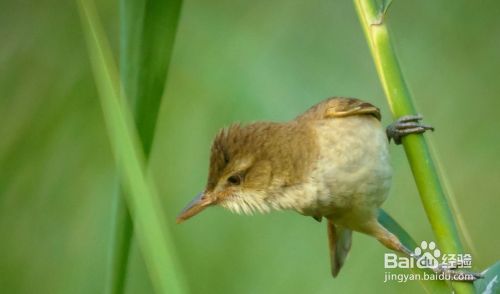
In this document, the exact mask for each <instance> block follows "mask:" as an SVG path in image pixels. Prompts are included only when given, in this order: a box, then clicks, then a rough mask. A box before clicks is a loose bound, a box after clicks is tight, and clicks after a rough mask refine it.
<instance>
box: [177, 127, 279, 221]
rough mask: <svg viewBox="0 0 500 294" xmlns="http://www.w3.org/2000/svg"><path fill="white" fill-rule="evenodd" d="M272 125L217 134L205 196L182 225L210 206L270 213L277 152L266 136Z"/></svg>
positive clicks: (198, 199) (181, 218) (188, 211)
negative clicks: (275, 153) (273, 163)
mask: <svg viewBox="0 0 500 294" xmlns="http://www.w3.org/2000/svg"><path fill="white" fill-rule="evenodd" d="M273 127H275V124H273V123H257V124H252V125H248V126H240V125H239V124H236V125H232V126H230V127H229V128H226V129H222V130H221V131H219V133H218V134H217V135H216V137H215V139H214V141H213V144H212V148H211V155H210V168H209V174H208V181H207V184H206V187H205V189H204V191H203V192H202V193H200V194H199V195H198V196H197V197H195V199H193V200H192V201H191V202H190V203H189V204H188V205H187V206H186V208H184V210H183V211H182V212H181V213H180V214H179V216H178V217H177V222H178V223H180V222H182V221H184V220H187V219H188V218H190V217H192V216H194V215H196V214H198V213H199V212H201V211H202V210H204V209H205V208H206V207H208V206H212V205H220V206H222V207H224V208H227V209H229V210H231V211H232V212H236V213H245V214H252V213H253V212H256V211H258V212H268V211H269V210H270V208H271V207H270V206H269V203H268V201H267V198H268V197H269V196H270V194H271V191H272V190H273V189H272V188H273V187H272V186H273V183H272V182H273V181H272V180H273V165H272V160H270V159H269V156H270V155H272V153H274V152H273V151H272V149H273V148H272V146H270V144H269V138H268V137H267V135H268V133H269V131H270V129H273Z"/></svg>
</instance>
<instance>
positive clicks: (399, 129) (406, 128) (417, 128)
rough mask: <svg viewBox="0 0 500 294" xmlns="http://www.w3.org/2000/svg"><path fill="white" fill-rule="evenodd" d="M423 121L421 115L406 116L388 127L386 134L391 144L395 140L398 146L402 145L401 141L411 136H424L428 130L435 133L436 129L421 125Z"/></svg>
mask: <svg viewBox="0 0 500 294" xmlns="http://www.w3.org/2000/svg"><path fill="white" fill-rule="evenodd" d="M422 119H423V117H422V116H421V115H419V114H418V115H405V116H402V117H400V118H398V119H397V120H396V121H395V122H393V123H392V124H390V125H389V126H387V128H386V130H385V132H386V134H387V138H388V139H389V142H390V141H391V139H394V143H396V145H399V144H401V139H402V138H403V137H404V136H406V135H409V134H422V133H424V132H425V131H427V130H431V131H434V128H433V127H431V126H428V125H424V124H421V123H420V121H421V120H422Z"/></svg>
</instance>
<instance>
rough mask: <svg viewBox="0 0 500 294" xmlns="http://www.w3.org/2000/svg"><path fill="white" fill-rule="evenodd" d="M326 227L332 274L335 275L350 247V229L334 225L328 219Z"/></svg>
mask: <svg viewBox="0 0 500 294" xmlns="http://www.w3.org/2000/svg"><path fill="white" fill-rule="evenodd" d="M327 228H328V244H329V245H330V262H331V267H332V275H333V277H336V276H337V275H338V274H339V271H340V269H341V268H342V265H343V264H344V261H345V259H346V257H347V254H348V253H349V250H350V249H351V243H352V231H351V230H349V229H347V228H345V227H342V226H338V225H335V224H334V223H332V221H330V220H328V223H327Z"/></svg>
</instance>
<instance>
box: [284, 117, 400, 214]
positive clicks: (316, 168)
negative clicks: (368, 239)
mask: <svg viewBox="0 0 500 294" xmlns="http://www.w3.org/2000/svg"><path fill="white" fill-rule="evenodd" d="M312 127H313V130H314V132H315V135H316V140H317V143H318V146H319V152H318V155H317V160H316V162H315V164H314V165H313V167H312V169H311V172H310V173H309V176H307V177H306V179H305V180H304V182H303V183H302V184H301V185H297V186H294V187H290V189H289V191H288V194H290V195H288V196H289V198H290V201H291V202H293V206H294V208H295V209H296V210H297V211H299V212H300V213H303V214H306V215H321V216H329V215H335V214H338V215H342V214H343V213H344V212H349V211H353V210H355V211H357V210H359V211H362V210H370V211H371V210H376V209H377V208H378V207H379V206H380V205H381V204H382V203H383V201H384V200H385V198H386V196H387V193H388V190H389V187H390V180H391V174H392V172H391V166H390V161H389V153H388V142H387V138H386V135H385V132H384V129H383V128H382V126H381V124H380V122H379V121H378V120H377V119H375V118H374V117H372V116H367V115H362V116H361V115H358V116H350V117H345V118H334V119H328V120H320V121H317V122H314V123H313V126H312Z"/></svg>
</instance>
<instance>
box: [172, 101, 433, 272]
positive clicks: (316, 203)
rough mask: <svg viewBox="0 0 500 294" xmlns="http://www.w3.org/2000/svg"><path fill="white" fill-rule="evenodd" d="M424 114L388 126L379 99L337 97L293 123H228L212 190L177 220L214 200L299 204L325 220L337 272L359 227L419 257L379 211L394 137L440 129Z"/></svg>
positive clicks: (282, 206) (234, 207)
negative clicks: (384, 222)
mask: <svg viewBox="0 0 500 294" xmlns="http://www.w3.org/2000/svg"><path fill="white" fill-rule="evenodd" d="M421 120H422V116H420V115H407V116H403V117H401V118H399V119H398V120H396V121H395V122H394V123H393V124H391V125H390V126H389V127H387V128H384V127H383V125H382V123H381V112H380V109H379V108H377V107H376V106H374V105H373V104H371V103H368V102H365V101H363V100H360V99H357V98H348V97H332V98H328V99H326V100H323V101H321V102H320V103H318V104H316V105H314V106H312V107H310V108H309V109H308V110H306V111H305V112H304V113H302V114H300V115H299V116H297V117H296V118H294V119H292V120H290V121H287V122H254V123H250V124H246V125H242V124H240V123H235V124H232V125H230V126H228V127H226V128H222V129H221V130H220V131H219V132H218V133H217V134H216V136H215V138H214V140H213V143H212V146H211V151H210V162H209V172H208V180H207V184H206V186H205V189H204V190H203V192H201V193H200V194H199V195H197V196H196V197H195V199H193V200H192V201H191V202H190V203H189V204H188V205H187V206H186V207H185V208H184V209H183V210H182V211H181V213H180V214H179V215H178V217H177V223H181V222H183V221H185V220H187V219H189V218H191V217H193V216H194V215H197V214H198V213H200V212H201V211H203V210H204V209H205V208H207V207H210V206H214V205H217V206H222V207H224V208H226V209H228V210H230V211H231V212H234V213H237V214H253V213H256V212H259V213H267V212H271V211H275V210H292V211H296V212H298V213H299V214H302V215H304V216H309V217H312V218H314V219H315V220H317V221H319V222H321V221H322V220H323V219H325V220H326V225H327V232H328V234H327V235H328V244H329V251H330V264H331V274H332V275H333V277H336V276H337V275H338V274H339V271H340V269H341V268H342V266H343V265H344V262H345V260H346V257H347V255H348V253H349V251H350V248H351V244H352V234H353V232H359V233H363V234H366V235H369V236H372V237H374V238H375V239H377V240H378V241H379V242H380V243H381V244H382V245H384V246H385V247H387V248H389V249H391V250H394V251H397V252H400V253H403V254H405V255H410V256H411V255H412V254H413V252H412V251H411V250H409V249H408V248H406V247H405V246H404V245H403V244H402V243H401V241H400V240H399V239H398V238H397V237H396V236H395V235H394V234H392V233H391V232H390V231H389V230H387V229H386V228H385V227H384V226H383V225H382V224H380V223H379V221H378V220H377V217H378V211H379V208H380V207H381V205H382V204H383V203H384V201H385V200H386V199H387V196H388V194H389V189H390V187H391V178H392V168H391V164H390V154H389V143H390V141H391V140H394V142H395V143H396V144H401V143H402V138H403V137H404V136H406V135H410V134H421V133H424V132H425V131H427V130H434V128H433V127H431V126H428V125H424V124H421V123H420V121H421Z"/></svg>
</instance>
